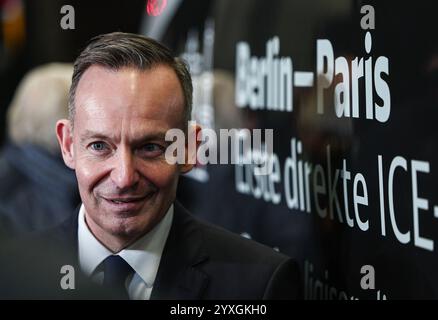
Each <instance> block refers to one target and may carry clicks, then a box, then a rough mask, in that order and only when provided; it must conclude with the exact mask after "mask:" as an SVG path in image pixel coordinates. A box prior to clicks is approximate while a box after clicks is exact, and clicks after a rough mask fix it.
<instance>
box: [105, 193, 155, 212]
mask: <svg viewBox="0 0 438 320" xmlns="http://www.w3.org/2000/svg"><path fill="white" fill-rule="evenodd" d="M154 194H155V192H150V193H148V194H147V195H145V196H129V197H126V196H124V197H119V196H118V197H111V196H108V197H107V196H102V197H101V198H102V199H103V200H104V201H105V202H106V203H107V204H109V205H110V206H111V207H113V208H114V209H117V210H122V211H125V210H128V211H130V210H136V209H139V208H140V206H142V205H143V203H144V202H145V201H147V200H148V199H150V198H152V196H153V195H154Z"/></svg>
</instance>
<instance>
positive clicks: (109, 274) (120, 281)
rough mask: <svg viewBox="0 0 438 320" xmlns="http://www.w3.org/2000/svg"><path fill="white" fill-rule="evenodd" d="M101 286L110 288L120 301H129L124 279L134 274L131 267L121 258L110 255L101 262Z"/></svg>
mask: <svg viewBox="0 0 438 320" xmlns="http://www.w3.org/2000/svg"><path fill="white" fill-rule="evenodd" d="M103 272H104V276H103V285H104V286H105V287H107V288H110V289H111V290H112V291H113V292H114V293H115V294H116V295H117V297H120V299H126V300H128V299H129V295H128V291H127V290H126V287H125V283H126V279H127V277H128V276H129V274H131V273H132V272H134V270H133V269H132V268H131V266H130V265H129V264H128V263H127V262H126V261H125V260H124V259H123V258H121V257H119V256H115V255H111V256H109V257H107V258H106V259H105V260H104V261H103Z"/></svg>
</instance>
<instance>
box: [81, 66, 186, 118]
mask: <svg viewBox="0 0 438 320" xmlns="http://www.w3.org/2000/svg"><path fill="white" fill-rule="evenodd" d="M80 109H82V111H81V110H80ZM76 110H77V113H82V115H83V116H85V117H87V118H89V117H91V118H94V119H99V118H102V119H104V118H107V117H112V118H113V117H122V118H126V117H140V118H152V119H168V120H172V118H175V116H176V117H182V116H183V113H184V97H183V93H182V88H181V85H180V84H179V80H178V78H177V76H176V74H175V72H174V71H173V70H172V69H171V68H170V67H168V66H161V65H160V66H157V67H154V68H153V69H150V70H145V71H143V70H137V69H135V68H123V69H120V70H110V69H106V68H104V67H101V66H91V67H90V68H89V69H88V70H87V71H86V73H84V75H83V78H82V79H81V81H80V82H79V86H78V89H77V92H76Z"/></svg>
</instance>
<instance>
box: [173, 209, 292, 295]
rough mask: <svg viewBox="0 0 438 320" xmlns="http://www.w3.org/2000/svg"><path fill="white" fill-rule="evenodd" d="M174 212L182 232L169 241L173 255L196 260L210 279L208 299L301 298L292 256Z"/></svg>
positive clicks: (195, 265)
mask: <svg viewBox="0 0 438 320" xmlns="http://www.w3.org/2000/svg"><path fill="white" fill-rule="evenodd" d="M175 213H176V215H175V218H176V221H175V223H174V226H177V228H176V229H180V231H178V230H174V233H173V235H172V237H175V234H176V235H177V237H175V238H173V239H171V240H170V242H171V243H172V242H173V243H174V246H175V247H174V248H173V249H174V250H173V251H172V253H175V252H176V251H178V250H180V251H183V252H188V253H189V255H191V256H192V257H196V258H194V259H192V262H194V263H195V264H194V265H193V266H194V267H195V268H196V269H197V270H199V271H200V272H201V273H202V274H203V275H205V276H206V277H208V279H209V282H208V283H209V284H208V286H207V289H205V292H204V293H205V295H204V298H205V299H230V298H231V299H262V298H263V299H296V298H299V297H300V280H299V274H300V272H299V267H298V264H297V263H296V261H295V260H293V259H292V258H291V257H288V256H286V255H284V254H282V253H280V252H277V251H275V250H274V249H272V248H270V247H268V246H265V245H263V244H260V243H257V242H255V241H253V240H250V239H246V238H244V237H242V236H240V235H238V234H235V233H232V232H230V231H227V230H225V229H223V228H221V227H219V226H215V225H212V224H210V223H208V222H204V221H201V220H199V219H198V218H196V217H194V216H192V215H191V214H190V213H188V212H187V211H186V210H181V208H177V210H175ZM181 217H182V218H181ZM182 221H183V223H181V222H182ZM178 226H179V227H178ZM181 230H183V231H181ZM178 239H179V240H180V242H181V243H178V242H177V240H178ZM182 242H184V243H182ZM172 246H173V245H172ZM193 248H195V249H193ZM195 252H196V253H195ZM176 255H177V256H178V257H179V258H181V259H184V257H182V256H181V255H180V254H176ZM202 257H203V258H202Z"/></svg>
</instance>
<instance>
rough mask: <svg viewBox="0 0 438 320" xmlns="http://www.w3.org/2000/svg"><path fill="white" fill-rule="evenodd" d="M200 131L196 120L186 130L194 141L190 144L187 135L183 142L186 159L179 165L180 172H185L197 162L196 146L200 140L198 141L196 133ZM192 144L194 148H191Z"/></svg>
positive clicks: (197, 146)
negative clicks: (184, 142)
mask: <svg viewBox="0 0 438 320" xmlns="http://www.w3.org/2000/svg"><path fill="white" fill-rule="evenodd" d="M200 133H201V127H200V126H199V125H198V124H196V122H195V123H194V124H193V125H192V127H189V128H188V130H187V135H188V136H189V135H192V137H191V139H193V140H192V141H194V143H192V144H190V143H189V139H190V138H189V137H188V136H187V137H186V139H185V140H186V144H185V148H186V150H185V151H186V152H185V155H186V159H185V162H184V164H182V165H181V167H180V168H181V173H187V172H189V171H190V170H192V169H193V168H194V167H195V165H196V162H197V156H196V155H197V153H198V148H199V146H200V144H201V141H198V139H197V137H198V134H200ZM193 146H195V148H193Z"/></svg>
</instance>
